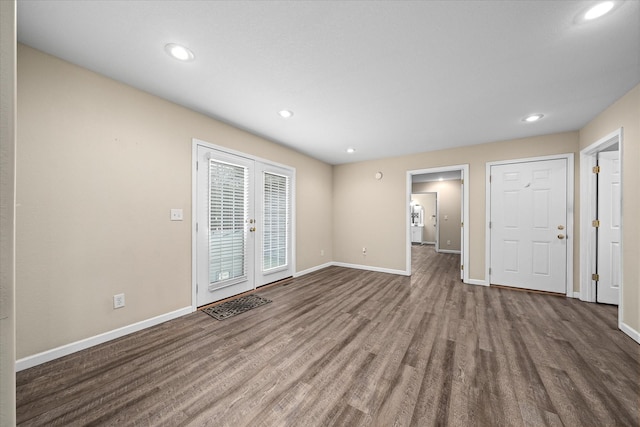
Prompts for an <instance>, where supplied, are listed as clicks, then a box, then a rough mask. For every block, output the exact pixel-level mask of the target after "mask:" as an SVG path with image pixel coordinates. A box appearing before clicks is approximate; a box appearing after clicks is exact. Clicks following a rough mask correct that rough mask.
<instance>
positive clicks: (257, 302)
mask: <svg viewBox="0 0 640 427" xmlns="http://www.w3.org/2000/svg"><path fill="white" fill-rule="evenodd" d="M270 302H271V300H268V299H266V298H262V297H261V296H259V295H256V294H249V295H245V296H243V297H240V298H238V299H234V300H231V301H227V302H223V303H222V304H220V305H214V306H213V307H207V308H205V309H204V310H202V311H203V312H205V313H207V314H208V315H209V316H211V317H213V318H214V319H216V320H224V319H228V318H229V317H233V316H235V315H237V314H241V313H244V312H245V311H249V310H251V309H252V308H256V307H260V306H261V305H264V304H268V303H270Z"/></svg>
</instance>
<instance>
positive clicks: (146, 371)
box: [17, 246, 640, 427]
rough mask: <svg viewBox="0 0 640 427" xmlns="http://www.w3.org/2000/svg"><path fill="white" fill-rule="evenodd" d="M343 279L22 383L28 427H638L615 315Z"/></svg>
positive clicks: (442, 287) (357, 277)
mask: <svg viewBox="0 0 640 427" xmlns="http://www.w3.org/2000/svg"><path fill="white" fill-rule="evenodd" d="M412 251H413V261H412V262H413V266H414V272H413V275H412V277H401V276H394V275H389V274H384V273H375V272H366V271H360V270H351V269H346V268H339V267H330V268H328V269H324V270H322V271H318V272H315V273H313V274H309V275H306V276H304V277H301V278H297V279H294V280H292V281H290V282H288V283H285V284H283V285H278V286H274V287H271V288H268V289H264V290H261V291H260V292H259V294H260V295H262V296H264V297H266V298H269V299H271V300H273V302H272V303H270V304H267V305H264V306H262V307H258V308H256V309H254V310H251V311H249V312H247V313H244V314H242V315H239V316H236V317H233V318H230V319H227V320H224V321H217V320H215V319H213V318H211V317H209V316H208V315H206V314H204V313H201V312H196V313H193V314H191V315H188V316H184V317H182V318H179V319H176V320H173V321H170V322H167V323H164V324H162V325H158V326H156V327H154V328H150V329H147V330H144V331H141V332H138V333H135V334H132V335H129V336H126V337H123V338H121V339H118V340H114V341H111V342H109V343H106V344H103V345H100V346H96V347H93V348H91V349H87V350H85V351H82V352H78V353H75V354H72V355H70V356H67V357H64V358H61V359H58V360H55V361H53V362H50V363H47V364H44V365H40V366H37V367H34V368H31V369H28V370H25V371H22V372H19V373H18V375H17V415H18V422H19V425H25V426H27V425H47V426H49V425H64V426H70V425H118V426H122V425H166V426H180V425H194V426H199V425H216V426H234V427H237V426H331V425H335V426H431V425H439V426H445V425H450V426H472V425H475V426H546V425H549V426H561V425H564V426H609V425H611V426H613V425H624V426H638V425H639V423H640V421H639V408H638V406H639V398H640V386H639V382H640V345H638V344H637V343H635V342H634V341H633V340H631V339H630V338H629V337H627V336H626V335H624V334H623V333H622V332H620V331H618V330H617V327H616V324H617V321H616V319H617V308H616V307H612V306H606V305H596V304H588V303H583V302H580V301H578V300H575V299H567V298H562V297H555V296H549V295H541V294H534V293H527V292H521V291H513V290H507V289H495V288H486V287H480V286H471V285H464V284H462V283H461V282H460V281H459V271H458V265H459V262H458V256H457V255H452V254H436V253H435V252H434V251H433V248H432V247H430V246H415V247H413V249H412Z"/></svg>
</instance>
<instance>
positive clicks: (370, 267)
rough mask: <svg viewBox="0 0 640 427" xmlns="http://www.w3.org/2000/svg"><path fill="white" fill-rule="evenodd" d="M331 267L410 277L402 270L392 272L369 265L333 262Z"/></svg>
mask: <svg viewBox="0 0 640 427" xmlns="http://www.w3.org/2000/svg"><path fill="white" fill-rule="evenodd" d="M333 265H335V266H336V267H346V268H355V269H357V270H367V271H376V272H378V273H389V274H399V275H400V276H411V274H410V273H407V272H406V271H404V270H394V269H391V268H382V267H372V266H370V265H360V264H349V263H346V262H334V263H333Z"/></svg>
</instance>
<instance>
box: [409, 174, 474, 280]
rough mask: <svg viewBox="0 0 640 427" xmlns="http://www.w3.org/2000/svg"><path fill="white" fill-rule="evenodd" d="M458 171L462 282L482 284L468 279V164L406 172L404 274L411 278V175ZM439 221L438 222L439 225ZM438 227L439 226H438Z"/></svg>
mask: <svg viewBox="0 0 640 427" xmlns="http://www.w3.org/2000/svg"><path fill="white" fill-rule="evenodd" d="M450 171H460V172H461V173H462V179H463V183H462V198H463V203H462V223H463V225H464V226H463V227H462V233H461V240H462V246H461V248H460V251H461V254H460V262H461V265H462V266H463V267H464V268H463V269H462V281H463V282H464V283H467V284H473V285H477V284H482V282H481V281H479V280H472V279H469V164H463V165H451V166H442V167H438V168H428V169H418V170H410V171H407V178H406V179H407V181H406V194H405V216H404V217H405V242H406V255H405V259H406V267H405V274H406V275H407V276H411V229H410V228H409V227H410V226H411V223H410V221H411V220H410V217H411V215H410V212H409V204H410V203H411V190H412V184H413V179H412V178H413V175H422V174H427V173H440V172H450ZM439 222H440V221H438V223H439ZM438 226H439V224H438Z"/></svg>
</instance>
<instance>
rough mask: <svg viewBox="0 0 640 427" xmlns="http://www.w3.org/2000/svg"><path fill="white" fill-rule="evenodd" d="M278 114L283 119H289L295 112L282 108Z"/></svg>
mask: <svg viewBox="0 0 640 427" xmlns="http://www.w3.org/2000/svg"><path fill="white" fill-rule="evenodd" d="M278 115H279V116H280V117H282V118H283V119H288V118H289V117H291V116H293V112H292V111H289V110H280V111H278Z"/></svg>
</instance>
